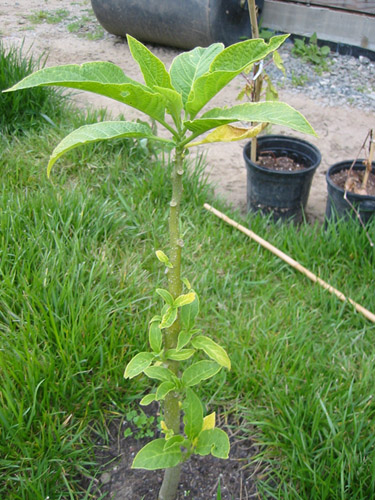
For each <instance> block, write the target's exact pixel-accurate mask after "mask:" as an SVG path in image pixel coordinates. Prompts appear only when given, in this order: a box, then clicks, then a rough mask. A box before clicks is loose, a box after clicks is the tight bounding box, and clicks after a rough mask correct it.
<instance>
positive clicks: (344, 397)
mask: <svg viewBox="0 0 375 500" xmlns="http://www.w3.org/2000/svg"><path fill="white" fill-rule="evenodd" d="M103 118H104V115H103V114H99V115H98V114H97V113H89V114H88V115H86V116H84V115H83V114H82V113H81V112H78V111H77V112H76V113H75V114H74V115H73V114H71V113H70V115H69V117H65V118H62V119H61V120H59V121H58V122H57V124H56V126H55V127H52V126H50V125H49V124H48V123H45V125H44V126H43V127H42V129H41V130H39V131H34V130H27V131H26V132H25V133H24V134H23V135H22V136H21V137H20V138H11V137H9V136H5V137H3V138H2V139H1V141H2V142H1V148H0V171H1V172H2V179H3V182H2V183H1V186H0V337H1V340H0V345H1V349H0V378H1V381H2V383H1V385H0V422H1V424H0V425H1V427H0V432H1V433H0V498H6V499H11V500H13V499H14V500H21V499H22V500H24V499H29V498H34V499H35V500H42V499H43V500H44V499H45V498H47V497H48V496H49V497H50V498H51V499H52V498H53V499H54V500H55V499H64V500H65V499H68V498H72V499H73V498H74V499H84V498H90V497H91V493H90V491H91V490H92V487H91V489H90V487H88V489H87V488H86V489H85V490H83V488H82V482H81V478H82V476H85V477H87V478H88V484H91V485H93V484H94V480H93V478H94V476H98V475H100V473H101V471H100V470H98V469H97V468H96V467H95V457H94V455H93V444H94V441H95V440H96V439H97V438H98V437H99V436H100V437H101V439H102V440H104V441H106V439H107V434H106V425H107V423H108V421H109V420H110V419H111V418H113V417H117V416H122V415H124V414H125V413H126V412H127V411H129V409H130V408H131V407H132V405H133V404H134V401H135V400H137V399H138V398H139V397H140V396H141V394H142V393H143V391H144V390H145V389H146V385H145V384H146V381H145V380H144V379H142V378H139V379H138V380H136V381H134V380H131V381H125V380H124V379H123V372H124V367H125V364H126V362H127V361H128V360H129V359H130V358H131V357H132V355H133V354H134V353H135V352H137V351H138V350H140V349H142V348H144V347H145V345H146V341H147V322H148V320H149V319H150V318H151V317H152V316H153V315H154V314H155V311H157V310H158V305H160V304H159V299H158V297H157V296H156V295H155V293H154V289H155V287H156V286H165V276H164V273H163V269H162V266H160V265H159V264H158V262H157V260H156V258H155V255H154V251H155V250H156V249H163V250H165V251H167V248H168V241H167V238H166V232H167V209H168V202H169V198H170V188H169V171H170V169H169V167H168V166H167V167H164V166H163V165H162V163H161V161H160V160H159V159H158V158H157V157H156V155H155V151H153V150H152V148H151V146H150V145H147V144H146V145H145V144H143V143H142V144H139V143H138V142H133V141H130V140H127V141H115V142H113V143H103V144H101V145H91V146H88V147H85V148H82V149H80V150H76V151H74V152H70V153H69V154H68V155H66V157H64V158H63V159H61V160H59V163H58V164H57V166H56V167H55V170H54V171H53V172H52V178H51V181H49V180H47V178H46V165H47V160H48V155H49V153H50V152H51V151H52V149H53V147H54V146H55V145H56V144H57V142H58V141H59V139H60V138H62V137H63V136H64V135H65V134H66V133H67V132H68V130H72V129H73V128H75V127H77V126H79V125H80V124H83V123H86V122H93V121H95V120H98V119H103ZM165 159H166V160H168V155H167V154H165ZM167 163H168V161H167ZM201 170H202V164H201V163H199V162H198V164H197V165H196V166H195V167H194V166H193V165H191V166H190V167H189V169H188V172H187V174H186V178H185V200H184V208H183V221H182V231H183V234H184V240H185V248H184V262H183V265H184V275H185V276H187V277H188V278H189V280H190V281H191V282H192V284H193V286H194V288H195V289H196V290H197V291H198V293H199V295H200V299H201V306H202V311H201V314H200V317H201V319H200V326H201V327H202V329H203V330H204V331H206V332H208V333H210V335H212V337H213V338H214V339H215V338H216V339H220V343H221V344H222V345H223V346H225V347H226V349H227V350H228V352H229V354H230V356H231V360H232V366H233V368H232V371H231V372H229V373H224V372H223V373H222V374H220V375H219V376H218V377H217V378H215V380H214V381H212V382H210V383H207V385H205V386H204V387H203V388H202V392H204V393H205V399H206V400H207V399H209V400H210V406H211V407H215V406H217V407H219V408H221V409H223V410H224V411H225V412H228V413H230V414H231V415H232V418H234V419H239V421H240V424H239V425H241V426H242V428H243V430H244V431H245V432H248V433H250V435H251V436H252V437H253V438H254V439H255V440H256V441H257V443H258V444H259V446H260V449H261V453H260V456H259V457H258V460H260V461H261V462H262V466H261V469H260V470H261V471H262V474H260V477H259V478H258V487H259V489H260V491H261V493H262V497H263V498H274V499H293V500H297V499H301V500H302V499H303V500H305V499H307V498H308V499H316V500H322V499H327V500H328V499H329V500H336V499H337V500H339V499H340V500H342V499H348V500H352V499H356V500H359V499H361V500H362V499H363V500H365V499H366V500H367V499H369V498H373V497H374V495H375V484H374V482H375V479H374V474H373V471H374V466H375V449H374V441H375V438H374V436H375V432H374V431H375V429H374V427H375V423H374V422H375V418H374V417H375V406H374V402H373V387H374V375H373V365H374V361H375V348H374V342H373V337H374V333H375V327H374V325H373V324H371V323H369V322H368V321H367V320H366V319H364V318H363V317H362V316H360V315H359V314H356V313H355V312H354V311H353V308H352V307H351V306H349V305H346V304H343V303H341V302H340V301H338V300H337V299H336V298H335V297H333V296H331V295H330V294H329V293H328V292H326V291H324V290H322V289H321V288H320V287H319V286H317V285H315V284H313V283H311V282H309V281H308V280H307V278H305V277H303V276H302V275H301V274H298V273H297V272H296V271H294V270H293V269H292V268H290V267H288V266H287V265H286V264H285V263H283V262H282V261H280V260H279V259H277V258H276V257H275V256H273V255H272V254H270V253H268V252H267V251H266V250H264V249H262V248H260V247H259V246H258V245H257V244H256V243H254V242H252V241H251V240H249V239H247V238H246V237H245V236H244V235H242V234H241V233H239V232H237V231H236V230H235V229H233V228H231V227H229V226H227V225H225V224H224V223H223V222H221V221H219V220H218V219H216V218H215V217H214V216H213V215H211V214H209V213H208V212H206V211H205V210H204V209H203V208H202V205H203V203H204V202H206V201H207V202H209V203H211V204H213V205H215V206H216V207H218V208H219V209H223V210H226V211H227V212H228V214H229V215H231V216H232V217H235V218H236V219H237V220H239V222H242V223H244V224H245V225H246V224H248V225H251V228H252V229H253V230H254V231H255V232H257V233H258V234H259V235H260V236H262V237H264V238H266V239H268V240H269V241H270V242H271V243H273V244H274V245H276V246H278V247H279V248H280V249H282V250H283V251H285V252H286V253H289V254H290V255H291V256H292V257H294V258H295V259H297V260H299V261H300V262H301V263H302V264H303V265H304V266H306V267H308V268H309V269H311V270H312V271H313V272H315V273H316V274H318V275H320V276H321V277H322V278H323V279H324V280H326V281H329V282H330V283H331V284H332V285H333V286H335V287H337V288H338V289H340V290H341V291H342V292H343V293H345V294H347V295H348V296H350V297H351V298H352V299H353V300H356V301H357V302H360V303H362V304H363V305H364V306H366V307H367V308H368V309H370V310H373V311H374V310H375V296H374V293H373V280H374V260H375V259H374V249H372V248H370V246H369V244H368V240H367V238H366V236H365V235H364V233H363V231H362V230H361V228H360V227H358V226H357V225H356V224H354V223H348V224H347V225H345V226H342V227H340V228H335V227H334V226H329V227H328V228H327V230H325V229H324V228H322V227H319V226H309V225H303V226H301V227H300V228H296V227H294V226H291V225H282V224H274V223H272V222H270V221H268V220H265V219H263V218H260V217H250V216H249V217H248V218H247V219H245V220H244V219H243V218H242V217H241V216H240V215H239V214H238V213H233V212H232V213H231V212H230V211H229V210H228V209H227V208H226V207H225V205H224V204H223V203H222V202H221V201H219V200H215V199H214V198H213V195H212V191H211V189H210V188H209V186H207V185H206V184H205V182H203V181H202V180H201V178H200V177H199V174H200V172H201ZM369 231H370V233H371V234H372V236H373V237H374V236H375V226H374V225H372V226H371V227H370V228H369Z"/></svg>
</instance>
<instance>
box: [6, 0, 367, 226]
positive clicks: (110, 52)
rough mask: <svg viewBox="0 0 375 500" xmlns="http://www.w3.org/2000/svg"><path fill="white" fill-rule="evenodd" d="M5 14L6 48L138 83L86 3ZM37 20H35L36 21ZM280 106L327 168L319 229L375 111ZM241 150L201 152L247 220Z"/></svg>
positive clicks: (169, 53)
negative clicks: (336, 171)
mask: <svg viewBox="0 0 375 500" xmlns="http://www.w3.org/2000/svg"><path fill="white" fill-rule="evenodd" d="M41 11H42V12H45V11H47V12H50V13H52V17H49V18H48V17H47V16H44V20H43V15H42V14H38V13H40V12H41ZM57 11H59V12H57ZM63 11H66V12H65V13H64V12H63ZM33 13H36V14H38V16H39V20H41V22H39V23H36V22H31V21H30V15H32V14H33ZM0 14H1V17H0V33H1V35H2V38H3V41H4V42H5V43H6V44H10V43H13V44H18V45H20V44H21V43H24V47H25V50H26V49H28V48H30V47H32V50H33V51H34V52H36V53H41V52H48V53H49V58H48V63H47V65H48V66H53V65H56V64H67V63H82V62H85V61H95V60H104V61H112V62H114V63H115V64H118V65H119V66H120V67H121V68H123V70H124V71H125V73H126V74H127V75H128V76H130V77H131V78H135V79H139V78H141V75H140V71H139V68H138V66H137V64H136V63H135V62H134V61H133V60H132V58H131V56H130V52H129V49H128V46H127V44H126V43H125V42H124V40H122V39H120V38H118V37H115V36H112V35H109V34H104V38H101V39H95V36H96V35H95V33H97V30H98V25H97V23H96V22H95V19H93V18H92V11H91V8H90V2H88V1H87V0H84V1H82V2H80V3H79V2H70V1H69V0H48V2H46V3H43V4H41V3H40V2H39V1H37V0H18V1H17V2H11V1H9V0H6V1H4V2H3V4H2V7H0ZM58 15H60V17H62V19H61V20H60V21H59V22H58V23H57V24H51V21H53V20H55V18H56V16H58ZM38 16H36V17H34V20H35V19H38ZM90 16H91V18H90V19H88V20H87V17H90ZM74 23H76V25H74ZM75 26H77V28H75ZM69 29H70V30H71V31H70V32H69ZM99 34H100V33H99ZM150 49H151V50H152V51H153V52H154V53H155V54H156V55H157V56H158V57H160V58H161V59H162V60H163V61H164V63H165V64H166V66H167V67H168V66H169V65H170V63H171V61H172V59H173V58H174V57H175V56H176V55H177V54H178V53H179V52H180V51H178V50H176V49H173V48H165V47H158V46H150ZM301 64H302V63H301ZM242 87H243V81H242V79H241V78H238V79H236V80H235V81H233V82H232V84H231V85H230V86H229V87H227V88H226V89H224V91H222V92H221V93H220V94H219V95H218V96H217V98H216V99H215V105H218V106H224V105H225V106H228V105H232V104H233V103H235V100H236V97H237V95H238V93H239V92H240V90H241V88H242ZM280 98H281V100H283V101H285V102H287V103H288V104H290V105H292V106H293V107H295V108H296V109H298V110H299V111H301V112H302V113H303V114H304V115H305V116H306V117H307V119H308V120H309V121H310V123H311V124H312V126H313V127H314V129H315V130H316V132H317V135H318V137H312V138H309V137H306V136H303V135H301V134H294V133H293V135H296V136H299V137H301V138H304V139H308V140H309V141H310V142H312V143H313V144H315V146H317V147H318V148H319V149H320V151H321V153H322V163H321V165H320V167H319V168H318V170H317V172H316V174H315V176H314V179H313V183H312V188H311V192H310V197H309V201H308V205H307V216H308V218H309V220H312V221H313V220H316V219H318V220H320V221H322V220H323V218H324V212H325V205H326V199H327V189H326V180H325V175H326V171H327V169H328V167H329V166H330V165H331V164H333V163H335V162H337V161H342V160H348V159H349V160H350V159H352V158H355V157H356V156H357V153H358V150H359V148H360V146H361V144H362V142H363V140H364V138H365V136H366V134H367V132H368V130H369V129H370V128H371V127H373V126H374V123H375V110H374V109H371V110H368V111H367V112H364V111H363V110H361V109H357V108H355V107H332V106H327V105H326V104H325V103H324V102H322V101H319V99H314V100H312V99H309V98H307V97H305V96H303V95H301V94H297V93H296V94H295V93H293V92H284V91H281V92H280ZM76 100H77V102H78V103H79V104H80V105H82V106H85V105H87V104H92V105H94V106H107V107H108V109H109V110H110V111H111V112H112V113H113V114H117V113H119V112H125V116H126V118H127V119H133V118H137V117H140V118H144V116H143V115H141V114H140V113H137V112H136V111H135V110H132V109H129V108H124V109H123V108H121V107H120V105H119V104H118V103H115V102H112V101H110V100H108V99H106V98H105V97H101V96H96V95H94V94H88V93H80V94H77V96H76ZM271 132H272V133H275V134H277V133H281V134H285V135H286V134H289V132H288V130H287V129H285V128H284V129H281V128H280V127H272V130H271ZM243 146H244V142H243V141H241V142H238V143H231V144H211V145H209V146H202V147H200V151H202V152H203V153H204V154H206V157H207V174H208V176H209V179H210V181H211V182H212V183H213V184H214V186H215V190H216V193H217V194H218V195H220V196H222V197H224V198H225V199H226V200H227V201H228V202H230V203H231V204H232V205H233V206H234V207H235V208H237V209H240V210H241V211H242V212H244V213H245V212H246V169H245V165H244V160H243V156H242V150H243Z"/></svg>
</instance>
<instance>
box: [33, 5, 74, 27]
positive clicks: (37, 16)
mask: <svg viewBox="0 0 375 500" xmlns="http://www.w3.org/2000/svg"><path fill="white" fill-rule="evenodd" d="M68 16H69V11H68V10H67V9H57V10H54V11H47V10H38V11H35V12H33V13H32V14H30V15H29V16H28V19H29V21H31V22H32V23H34V24H40V23H43V22H46V23H48V24H58V23H60V22H61V21H63V20H64V19H66V18H67V17H68Z"/></svg>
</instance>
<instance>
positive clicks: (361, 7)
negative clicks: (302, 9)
mask: <svg viewBox="0 0 375 500" xmlns="http://www.w3.org/2000/svg"><path fill="white" fill-rule="evenodd" d="M287 1H289V0H287ZM299 3H302V4H307V5H318V6H322V7H328V8H332V9H341V10H349V11H352V12H357V13H358V14H360V13H362V14H368V15H372V16H375V0H368V1H367V0H311V1H309V0H299Z"/></svg>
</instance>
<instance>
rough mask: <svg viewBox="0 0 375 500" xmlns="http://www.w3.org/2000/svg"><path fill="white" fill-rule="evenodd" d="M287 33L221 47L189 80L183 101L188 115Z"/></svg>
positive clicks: (269, 50) (284, 37) (262, 56)
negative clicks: (204, 70)
mask: <svg viewBox="0 0 375 500" xmlns="http://www.w3.org/2000/svg"><path fill="white" fill-rule="evenodd" d="M288 36H289V35H280V36H275V37H273V38H271V40H270V42H269V43H266V42H265V41H264V40H262V39H254V40H246V41H244V42H239V43H236V44H234V45H231V46H229V47H227V48H226V49H224V50H223V51H221V52H220V53H219V54H218V55H217V56H216V57H215V59H214V60H213V61H212V63H211V65H210V68H209V71H208V72H207V73H206V74H203V75H202V76H200V77H199V78H197V79H196V80H195V81H194V82H193V85H192V87H191V90H190V93H189V96H188V99H187V103H186V111H187V112H188V113H189V114H190V117H191V118H194V117H195V116H196V114H197V113H198V111H200V110H201V109H202V108H203V106H204V105H205V104H207V103H208V102H209V101H210V100H211V99H212V98H213V97H214V96H215V95H216V94H217V93H218V92H219V91H220V90H221V89H223V88H224V87H225V86H226V85H227V84H228V83H229V82H230V81H232V80H233V78H235V77H236V76H237V75H238V74H240V73H241V72H242V71H244V70H245V69H246V68H247V67H248V66H249V65H250V64H253V63H254V62H257V61H259V60H260V59H263V58H264V57H266V56H267V55H268V54H270V53H271V52H273V51H274V50H276V49H277V48H278V47H279V46H280V45H281V44H282V43H283V42H284V40H285V39H286V38H287V37H288Z"/></svg>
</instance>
